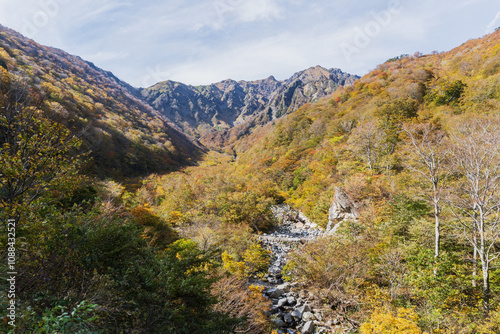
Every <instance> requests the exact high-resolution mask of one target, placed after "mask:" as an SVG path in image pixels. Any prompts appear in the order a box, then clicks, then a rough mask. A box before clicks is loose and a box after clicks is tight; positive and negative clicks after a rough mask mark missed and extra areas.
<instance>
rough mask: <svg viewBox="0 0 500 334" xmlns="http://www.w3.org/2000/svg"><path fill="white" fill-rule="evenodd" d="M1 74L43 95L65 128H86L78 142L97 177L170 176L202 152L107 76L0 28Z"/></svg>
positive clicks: (133, 92)
mask: <svg viewBox="0 0 500 334" xmlns="http://www.w3.org/2000/svg"><path fill="white" fill-rule="evenodd" d="M3 69H7V72H8V73H10V74H15V75H18V76H21V77H23V78H24V80H25V81H26V82H27V83H28V84H29V85H31V86H33V89H35V90H38V91H40V92H42V94H43V95H45V97H46V102H45V109H47V110H51V111H52V112H53V113H55V114H56V117H57V118H58V119H59V120H60V121H62V122H63V123H64V124H65V125H67V126H68V127H69V128H70V129H72V130H73V131H75V132H79V131H81V130H82V129H87V130H86V131H85V132H84V135H83V139H84V141H85V143H86V145H87V147H89V148H90V150H92V157H93V160H94V162H95V164H94V165H95V166H96V168H95V172H96V173H97V174H99V175H104V176H110V175H114V176H134V175H144V174H147V173H152V172H164V171H169V170H173V169H176V168H178V167H181V166H185V165H189V164H192V163H193V161H194V160H196V158H197V157H199V156H200V155H201V154H202V153H203V151H204V150H203V148H202V146H201V145H199V144H197V143H196V142H195V141H194V140H192V139H190V138H188V136H186V135H185V134H184V133H182V131H180V129H178V128H177V127H176V126H175V125H174V124H172V123H169V121H168V119H167V118H166V117H164V116H163V115H161V114H160V113H158V112H157V111H155V110H154V109H153V108H152V107H151V106H149V105H148V104H147V103H145V102H144V101H142V99H141V95H140V94H139V92H138V91H137V90H136V89H135V88H133V87H131V86H130V85H128V84H127V83H125V82H123V81H121V80H119V79H118V78H116V77H115V76H114V75H113V74H112V73H111V72H107V71H104V70H102V69H100V68H97V67H96V66H94V64H92V63H90V62H86V61H84V60H82V59H81V58H80V57H77V56H72V55H70V54H68V53H66V52H64V51H62V50H59V49H55V48H50V47H46V46H42V45H39V44H37V43H36V42H34V41H32V40H30V39H28V38H25V37H23V36H22V35H20V34H19V33H17V32H15V31H13V30H11V29H8V28H6V27H3V26H1V25H0V72H1V70H3ZM0 74H1V73H0Z"/></svg>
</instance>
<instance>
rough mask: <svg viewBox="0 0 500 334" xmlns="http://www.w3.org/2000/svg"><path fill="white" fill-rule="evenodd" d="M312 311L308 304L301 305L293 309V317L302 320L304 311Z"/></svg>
mask: <svg viewBox="0 0 500 334" xmlns="http://www.w3.org/2000/svg"><path fill="white" fill-rule="evenodd" d="M310 311H311V308H310V307H309V306H308V305H304V306H300V307H297V308H296V309H294V310H293V312H292V317H294V318H295V319H297V320H300V319H302V315H303V314H304V312H310Z"/></svg>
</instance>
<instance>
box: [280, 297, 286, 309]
mask: <svg viewBox="0 0 500 334" xmlns="http://www.w3.org/2000/svg"><path fill="white" fill-rule="evenodd" d="M286 303H287V299H286V298H281V299H280V300H278V307H283V306H285V305H286Z"/></svg>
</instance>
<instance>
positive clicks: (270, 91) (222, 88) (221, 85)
mask: <svg viewBox="0 0 500 334" xmlns="http://www.w3.org/2000/svg"><path fill="white" fill-rule="evenodd" d="M356 79H358V77H357V76H354V75H351V74H347V73H344V72H342V71H340V70H338V69H330V70H328V69H326V68H323V67H321V66H315V67H311V68H309V69H307V70H304V71H301V72H298V73H295V74H294V75H293V76H292V77H290V78H289V79H287V80H283V81H279V80H276V78H275V77H274V76H272V75H271V76H269V77H267V78H265V79H261V80H254V81H235V80H232V79H226V80H223V81H221V82H218V83H214V84H211V85H205V86H196V87H194V86H188V85H184V84H182V83H175V82H172V81H164V82H161V83H158V84H156V85H154V86H152V87H149V88H146V89H142V90H141V94H142V96H143V98H144V99H145V100H146V102H148V103H149V104H150V105H151V106H152V107H153V108H155V109H156V110H158V111H160V112H161V113H162V114H163V115H165V116H167V117H168V118H169V119H171V120H172V121H173V122H174V123H175V124H177V125H178V126H179V127H181V128H182V129H183V130H184V131H185V132H186V133H188V134H190V135H193V136H195V137H205V138H208V139H207V140H208V141H209V142H210V141H211V140H212V139H210V138H214V140H215V141H216V142H220V140H219V139H215V137H217V136H218V134H219V133H220V131H223V132H226V131H229V130H230V129H232V128H233V127H234V126H236V125H241V124H243V123H246V122H250V123H251V124H254V125H255V124H256V123H258V124H264V123H265V122H268V121H270V120H273V119H275V118H278V117H280V116H282V115H284V114H287V113H290V112H293V111H295V110H297V109H298V108H299V107H300V106H301V105H303V104H305V103H307V102H312V101H317V100H318V99H319V98H321V97H324V96H326V95H328V94H331V93H333V91H335V90H336V89H337V88H338V87H339V86H341V85H345V84H351V83H352V82H354V81H355V80H356ZM233 137H238V135H236V136H233ZM220 144H221V145H222V143H220ZM209 146H213V145H211V144H210V143H209ZM215 146H220V145H219V144H217V145H215Z"/></svg>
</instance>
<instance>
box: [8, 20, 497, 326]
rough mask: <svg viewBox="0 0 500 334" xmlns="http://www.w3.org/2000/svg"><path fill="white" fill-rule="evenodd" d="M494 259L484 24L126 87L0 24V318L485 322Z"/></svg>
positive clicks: (489, 71)
mask: <svg viewBox="0 0 500 334" xmlns="http://www.w3.org/2000/svg"><path fill="white" fill-rule="evenodd" d="M308 92H312V93H308ZM162 94H163V95H162ZM185 96H188V97H190V98H192V99H197V100H196V101H198V102H197V104H196V108H195V107H193V105H194V104H193V103H191V104H189V103H190V100H188V99H187V98H186V99H187V100H183V99H184V98H185ZM217 99H220V101H222V102H221V103H220V104H217V103H218V102H217V103H216V102H214V101H219V100H217ZM172 101H173V102H172ZM183 101H184V102H185V104H186V105H191V112H192V113H191V114H189V113H188V112H187V111H186V113H185V114H182V112H183V110H184V109H185V108H183V103H184V102H183ZM200 101H201V102H200ZM160 103H162V104H161V105H160ZM169 103H170V104H169ZM238 103H239V104H238ZM172 105H174V106H175V108H173V107H172ZM205 105H206V106H205ZM221 105H223V106H224V108H225V109H224V112H225V113H226V114H224V115H223V116H221V115H222V112H221V110H222V109H220V110H219V109H217V108H218V106H219V107H220V106H221ZM235 106H236V107H235ZM198 107H199V108H198ZM169 108H170V109H169ZM172 108H173V109H172ZM203 108H205V109H203ZM220 108H222V107H220ZM206 110H209V112H207V115H208V114H209V113H210V112H211V113H212V114H210V115H209V116H207V115H204V114H203V113H204V112H205V111H206ZM235 110H238V112H241V113H240V114H238V115H237V116H235V115H234V113H235V112H236V111H235ZM242 110H243V111H242ZM195 112H196V114H195ZM214 115H215V116H214ZM217 117H219V118H217ZM200 120H202V121H200ZM280 210H282V211H280ZM287 210H288V211H287ZM279 212H285V213H279ZM290 212H292V213H294V214H292V213H290ZM278 213H279V214H278ZM290 226H291V227H290ZM290 231H292V232H293V233H292V232H290ZM311 231H312V232H311ZM14 232H15V233H14ZM287 233H288V234H289V235H288V236H286V234H287ZM290 233H291V234H290ZM301 233H302V234H301ZM14 234H15V235H14ZM292 234H293V235H292ZM286 238H288V239H286ZM499 256H500V31H499V30H497V31H496V32H494V33H492V34H489V35H486V36H484V37H482V38H479V39H474V40H469V41H467V42H465V43H464V44H462V45H460V46H458V47H456V48H455V49H453V50H451V51H447V52H434V53H432V54H421V53H418V52H417V53H415V54H414V55H401V56H397V57H394V58H391V59H388V60H387V61H386V62H384V63H382V64H380V65H378V66H377V67H376V68H375V69H374V70H372V71H371V72H369V73H368V74H366V75H365V76H363V77H361V78H359V77H355V76H352V75H348V74H346V73H343V72H342V71H340V70H337V69H332V70H326V69H323V68H320V67H316V68H311V69H309V70H307V71H304V72H301V73H299V74H297V75H296V76H294V77H292V78H291V79H289V80H288V81H286V80H285V81H278V80H275V79H274V78H270V79H266V80H262V81H258V82H250V83H248V82H232V81H227V82H223V83H219V84H216V85H212V86H189V87H188V86H187V85H181V84H178V83H173V82H166V83H159V84H157V85H156V86H153V87H152V88H147V89H136V88H134V87H132V86H130V85H128V84H127V83H125V82H123V81H121V80H119V79H118V78H116V77H115V76H114V75H113V74H112V73H110V72H106V71H104V70H102V69H99V68H98V67H96V66H95V65H93V64H92V63H89V62H86V61H85V60H83V59H81V58H79V57H76V56H71V55H69V54H67V53H65V52H64V51H62V50H58V49H54V48H49V47H45V46H42V45H39V44H37V43H36V42H34V41H32V40H30V39H27V38H25V37H23V36H22V35H20V34H18V33H17V32H15V31H13V30H10V29H8V28H6V27H3V26H0V259H1V261H0V268H1V270H0V277H1V282H0V296H1V299H0V309H1V310H2V313H0V314H1V319H0V320H1V321H0V332H2V333H51V334H52V333H172V334H188V333H189V334H196V333H200V334H201V333H206V334H209V333H256V334H278V333H302V334H307V333H360V334H370V333H373V334H375V333H410V334H411V333H414V334H423V333H429V334H430V333H435V334H438V333H443V334H445V333H449V334H451V333H461V334H469V333H470V334H472V333H482V334H488V333H500V259H499ZM14 258H15V261H11V260H13V259H14ZM9 259H11V260H9ZM277 261H278V262H279V261H282V262H280V263H281V264H280V265H276V263H278V262H277ZM13 268H15V270H13ZM273 268H274V269H275V268H278V269H279V270H274V269H273ZM273 270H274V271H273ZM14 271H15V272H16V274H15V275H14V274H11V272H14ZM11 277H14V278H15V289H14V290H12V289H10V287H11V286H14V283H13V282H14V279H12V280H11V281H9V279H10V278H11ZM12 293H13V294H14V295H13V296H15V298H12V296H10V295H11V294H12ZM12 301H15V302H14V303H13V302H12ZM12 305H14V306H12ZM9 307H10V309H9ZM12 307H14V309H15V312H14V311H13V312H10V311H9V310H13V308H12ZM4 311H5V312H4ZM13 314H15V316H12V315H13ZM13 324H15V326H13Z"/></svg>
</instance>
